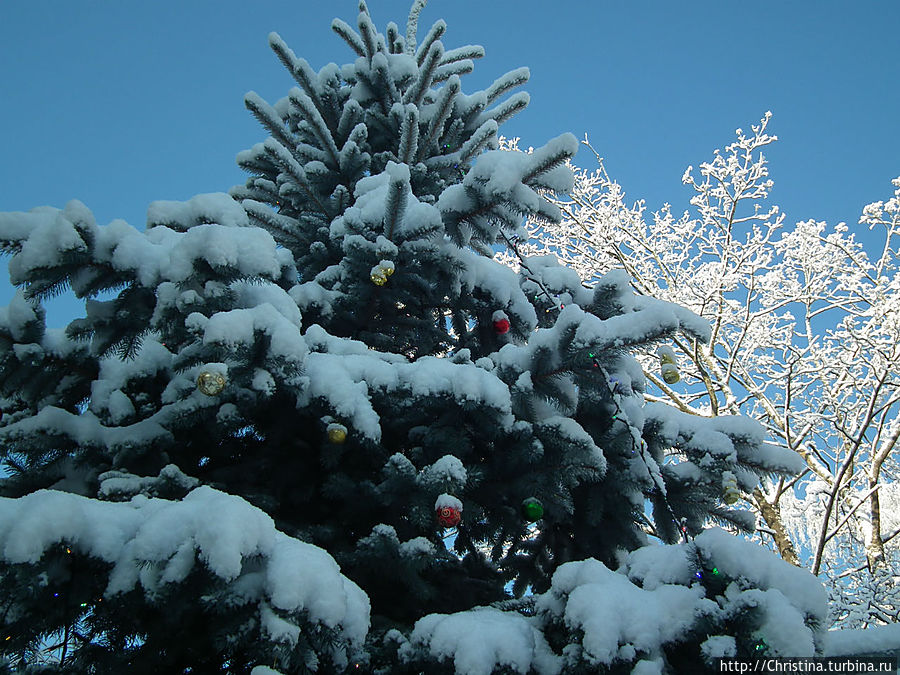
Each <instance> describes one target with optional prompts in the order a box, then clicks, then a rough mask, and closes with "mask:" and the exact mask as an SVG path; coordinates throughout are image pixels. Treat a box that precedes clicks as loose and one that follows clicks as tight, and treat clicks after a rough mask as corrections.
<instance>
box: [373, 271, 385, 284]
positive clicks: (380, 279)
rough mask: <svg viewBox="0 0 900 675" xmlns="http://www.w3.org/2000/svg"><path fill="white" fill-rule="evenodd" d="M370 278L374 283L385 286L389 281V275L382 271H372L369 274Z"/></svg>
mask: <svg viewBox="0 0 900 675" xmlns="http://www.w3.org/2000/svg"><path fill="white" fill-rule="evenodd" d="M369 278H370V279H371V280H372V283H373V284H375V285H376V286H384V285H385V284H386V283H387V277H386V276H385V275H383V274H381V273H377V274H376V273H375V272H372V274H370V275H369Z"/></svg>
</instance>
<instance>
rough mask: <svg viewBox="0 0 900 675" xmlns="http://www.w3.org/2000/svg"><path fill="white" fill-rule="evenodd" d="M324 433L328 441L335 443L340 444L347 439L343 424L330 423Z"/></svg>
mask: <svg viewBox="0 0 900 675" xmlns="http://www.w3.org/2000/svg"><path fill="white" fill-rule="evenodd" d="M325 433H326V435H327V436H328V441H329V442H330V443H334V444H335V445H341V444H342V443H343V442H344V441H346V440H347V427H345V426H344V425H343V424H336V423H331V424H329V425H328V428H327V429H326V430H325Z"/></svg>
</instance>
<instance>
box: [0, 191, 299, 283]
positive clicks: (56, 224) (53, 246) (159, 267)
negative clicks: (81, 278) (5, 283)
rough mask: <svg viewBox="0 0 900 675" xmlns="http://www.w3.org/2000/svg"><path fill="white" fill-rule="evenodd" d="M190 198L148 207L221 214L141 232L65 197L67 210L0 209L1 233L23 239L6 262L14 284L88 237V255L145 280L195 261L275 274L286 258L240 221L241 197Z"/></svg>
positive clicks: (178, 274)
mask: <svg viewBox="0 0 900 675" xmlns="http://www.w3.org/2000/svg"><path fill="white" fill-rule="evenodd" d="M196 199H199V200H200V201H199V202H197V203H194V202H193V201H191V202H185V203H184V204H181V205H176V204H175V203H174V202H167V203H165V204H164V205H161V206H158V207H152V208H154V210H155V212H157V213H158V214H159V215H160V217H163V216H166V217H168V216H172V217H174V216H175V215H179V214H180V215H181V216H184V217H190V218H197V219H199V220H194V221H192V222H203V223H206V222H210V221H212V222H215V221H216V220H223V221H226V222H224V223H221V224H200V225H196V226H195V227H190V229H188V230H187V231H184V232H182V231H175V230H173V229H170V228H168V227H165V226H162V225H160V226H158V227H153V228H151V229H149V230H147V231H146V232H142V231H139V230H137V229H135V228H133V227H132V226H130V225H129V224H128V223H126V222H125V221H122V220H114V221H112V222H111V223H110V224H109V225H107V226H106V227H98V226H97V224H96V222H95V221H94V219H93V216H91V215H90V212H89V211H87V209H86V208H85V207H84V205H83V204H80V203H79V202H72V203H70V204H69V205H67V206H66V209H65V210H59V209H52V208H49V207H43V208H40V209H35V210H33V211H30V212H28V213H3V214H0V239H4V240H12V241H17V242H19V244H20V246H21V250H19V251H18V252H17V253H16V254H15V255H14V256H13V257H12V259H11V260H10V262H9V271H10V279H11V281H12V282H13V283H14V284H21V283H24V282H26V281H27V279H28V276H29V274H30V273H31V272H32V271H33V270H40V269H44V268H47V267H51V266H55V265H59V264H61V263H62V261H63V259H64V257H65V256H67V255H69V256H70V255H72V254H79V253H87V251H88V245H87V243H86V241H87V240H90V241H92V244H93V245H92V251H91V253H92V258H93V262H94V263H96V264H104V263H105V264H109V265H111V266H112V267H113V268H114V269H116V270H118V271H120V272H124V273H127V274H129V275H133V276H134V277H135V279H136V280H137V281H138V283H139V284H141V285H143V286H146V287H149V288H155V287H156V286H158V285H159V284H160V283H162V282H163V281H172V282H182V281H184V280H185V279H187V278H188V277H189V276H190V275H191V274H193V273H194V270H195V266H196V265H197V263H198V262H201V261H202V262H205V263H207V264H208V265H210V266H212V267H213V268H214V269H220V270H227V271H229V272H235V273H237V274H240V275H243V276H245V277H262V278H266V279H272V280H274V279H278V278H279V277H280V276H281V269H282V265H283V264H284V263H285V262H287V260H286V259H285V256H284V254H283V253H279V252H278V250H277V249H276V245H275V240H274V239H273V238H272V236H271V235H270V234H269V233H268V232H266V231H265V230H262V229H260V228H254V227H241V226H239V225H241V224H242V222H243V221H242V220H241V216H240V214H242V213H243V209H242V208H241V207H240V205H238V204H237V203H236V202H235V201H234V200H233V199H232V198H231V197H229V196H228V195H225V194H219V195H201V196H200V197H199V198H196ZM239 211H240V213H239ZM203 214H206V215H203ZM244 219H246V216H244ZM184 225H186V224H185V223H184V222H180V226H182V227H183V226H184ZM227 225H238V226H237V227H229V226H227ZM82 233H83V234H84V235H85V236H82ZM76 290H77V289H76Z"/></svg>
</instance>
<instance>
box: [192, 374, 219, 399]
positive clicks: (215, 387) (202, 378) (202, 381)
mask: <svg viewBox="0 0 900 675" xmlns="http://www.w3.org/2000/svg"><path fill="white" fill-rule="evenodd" d="M223 389H225V376H224V375H223V374H222V373H219V372H216V371H214V370H204V371H203V372H201V373H200V375H198V376H197V390H198V391H199V392H200V393H201V394H205V395H206V396H218V395H219V394H221V393H222V390H223Z"/></svg>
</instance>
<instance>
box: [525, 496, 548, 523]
mask: <svg viewBox="0 0 900 675" xmlns="http://www.w3.org/2000/svg"><path fill="white" fill-rule="evenodd" d="M522 517H523V518H524V519H525V520H527V521H528V522H529V523H534V522H536V521H538V520H540V519H541V518H543V517H544V505H543V504H541V500H540V499H537V498H536V497H529V498H528V499H526V500H524V501H523V502H522Z"/></svg>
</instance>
